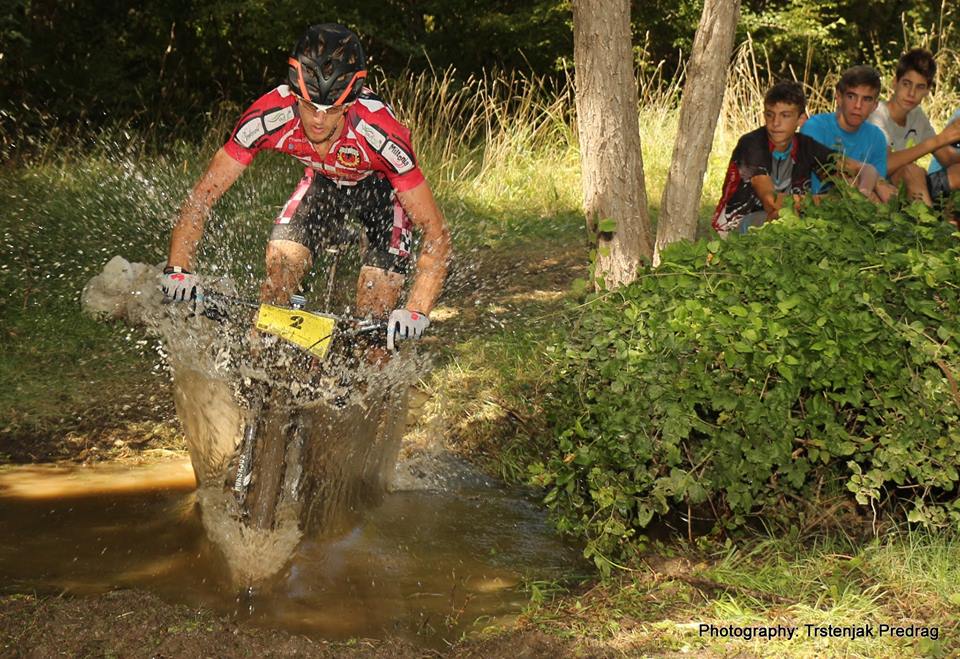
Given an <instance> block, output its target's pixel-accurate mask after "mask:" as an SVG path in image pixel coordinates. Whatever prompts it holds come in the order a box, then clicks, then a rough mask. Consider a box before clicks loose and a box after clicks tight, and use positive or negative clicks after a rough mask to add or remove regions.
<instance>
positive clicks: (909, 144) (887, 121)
mask: <svg viewBox="0 0 960 659" xmlns="http://www.w3.org/2000/svg"><path fill="white" fill-rule="evenodd" d="M936 73H937V64H936V62H935V61H934V59H933V54H932V53H930V51H927V50H924V49H922V48H915V49H913V50H911V51H908V52H907V53H905V54H904V55H903V56H902V57H901V58H900V61H899V62H897V71H896V75H895V77H894V79H893V94H891V96H890V99H889V100H887V101H880V104H879V105H878V106H877V109H876V110H874V111H873V113H872V114H871V115H870V117H869V118H868V119H867V121H869V122H870V123H871V124H873V125H875V126H876V127H877V128H879V129H880V130H882V131H883V134H884V137H885V138H886V140H887V144H888V146H889V150H888V152H887V171H888V177H889V179H890V181H891V182H892V183H894V184H896V185H903V186H905V187H906V189H907V194H908V195H909V197H910V198H911V199H917V200H920V201H922V202H923V203H925V204H926V205H927V206H932V205H933V202H935V201H937V200H938V199H939V198H940V197H942V196H944V195H946V194H948V193H949V192H950V190H952V189H955V188H958V187H960V152H958V151H957V150H956V149H953V148H951V147H950V145H951V144H954V143H956V142H960V122H955V121H953V119H955V118H956V115H955V116H954V117H952V118H951V122H950V123H948V124H947V126H946V128H944V129H943V130H942V131H941V132H940V133H939V134H938V133H937V132H936V131H935V130H934V129H933V126H931V125H930V120H929V119H928V118H927V115H926V114H924V112H923V108H921V107H920V103H921V102H922V101H923V99H924V98H925V97H926V96H927V94H928V93H930V89H931V88H932V87H933V82H934V78H935V76H936ZM928 153H932V154H933V156H934V158H933V163H931V169H930V174H927V173H925V172H924V171H923V169H921V168H920V166H919V165H917V164H916V160H917V159H918V158H922V157H923V156H925V155H927V154H928ZM944 163H945V164H946V165H947V167H946V168H944V167H943V164H944ZM951 170H952V173H951ZM951 179H952V184H951Z"/></svg>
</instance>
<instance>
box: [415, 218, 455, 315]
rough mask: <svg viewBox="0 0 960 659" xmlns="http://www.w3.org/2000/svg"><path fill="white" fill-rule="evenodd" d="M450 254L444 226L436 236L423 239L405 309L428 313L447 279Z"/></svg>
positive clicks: (448, 237)
mask: <svg viewBox="0 0 960 659" xmlns="http://www.w3.org/2000/svg"><path fill="white" fill-rule="evenodd" d="M450 252H451V241H450V232H449V231H448V230H447V228H446V226H444V225H441V228H440V229H439V230H438V231H437V233H436V235H433V236H426V237H425V238H424V241H423V246H422V248H421V249H420V255H419V257H418V258H417V276H416V278H415V279H414V280H413V287H412V288H411V290H410V296H409V297H408V298H407V309H410V310H411V311H419V312H421V313H425V314H429V313H430V311H431V310H432V309H433V305H434V304H435V303H436V301H437V298H438V297H439V296H440V291H441V289H442V288H443V281H444V279H446V277H447V264H448V263H449V262H450Z"/></svg>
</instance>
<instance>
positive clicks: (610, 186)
mask: <svg viewBox="0 0 960 659" xmlns="http://www.w3.org/2000/svg"><path fill="white" fill-rule="evenodd" d="M631 44H632V34H631V30H630V1H629V0H574V1H573V56H574V65H575V66H576V100H577V126H578V131H579V138H580V160H581V168H582V172H583V173H582V182H583V207H584V210H585V211H586V215H587V223H588V225H589V227H590V228H591V229H592V230H594V231H596V230H597V229H598V228H607V225H608V223H606V222H605V223H604V224H603V225H601V221H603V220H613V221H614V222H615V223H616V228H615V230H613V231H611V232H604V233H601V234H600V240H599V244H598V248H597V264H596V265H597V267H596V277H597V278H600V279H602V280H603V283H604V284H605V285H606V286H607V287H608V288H616V287H617V286H620V285H621V284H625V283H628V282H631V281H633V279H634V278H636V276H637V270H638V268H639V267H640V263H641V261H642V260H649V259H650V256H651V252H652V246H651V234H650V218H649V215H648V211H647V192H646V186H645V184H644V179H643V158H642V156H641V153H640V130H639V124H638V120H637V79H636V76H635V74H634V69H633V48H632V45H631Z"/></svg>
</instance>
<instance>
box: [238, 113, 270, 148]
mask: <svg viewBox="0 0 960 659" xmlns="http://www.w3.org/2000/svg"><path fill="white" fill-rule="evenodd" d="M263 135H264V130H263V122H262V121H260V117H254V118H253V119H251V120H250V121H248V122H246V123H245V124H243V125H242V126H240V128H238V129H237V132H236V134H235V135H234V136H233V139H235V140H236V141H237V144H239V145H240V146H242V147H244V148H247V149H250V148H252V147H253V145H254V143H255V142H256V141H257V140H258V139H260V138H261V137H263Z"/></svg>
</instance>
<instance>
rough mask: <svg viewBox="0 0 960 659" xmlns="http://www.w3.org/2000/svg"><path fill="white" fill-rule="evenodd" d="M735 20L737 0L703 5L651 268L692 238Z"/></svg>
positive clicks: (731, 48) (734, 29)
mask: <svg viewBox="0 0 960 659" xmlns="http://www.w3.org/2000/svg"><path fill="white" fill-rule="evenodd" d="M739 14H740V0H706V2H704V5H703V14H702V15H701V17H700V26H699V27H698V28H697V34H696V36H695V37H694V40H693V52H692V53H691V55H690V61H689V62H688V63H687V80H686V82H685V83H684V85H683V101H682V102H681V104H680V125H679V127H678V128H677V139H676V142H675V143H674V147H673V159H672V161H671V163H670V172H669V174H668V175H667V185H666V187H665V188H664V190H663V202H662V203H661V205H660V221H659V222H658V223H657V245H656V251H655V253H654V256H653V262H654V264H657V263H659V262H660V251H661V250H662V249H663V248H664V247H666V246H667V245H669V244H670V243H672V242H675V241H677V240H694V239H695V238H696V234H697V211H698V210H699V208H700V193H701V192H702V191H703V175H704V173H705V172H706V171H707V158H708V157H709V155H710V148H711V146H712V144H713V133H714V131H715V130H716V128H717V117H718V116H719V114H720V105H721V103H722V102H723V90H724V88H725V87H726V81H727V68H728V67H729V64H730V56H731V54H732V53H733V41H734V36H735V34H736V29H737V19H738V18H739Z"/></svg>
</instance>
